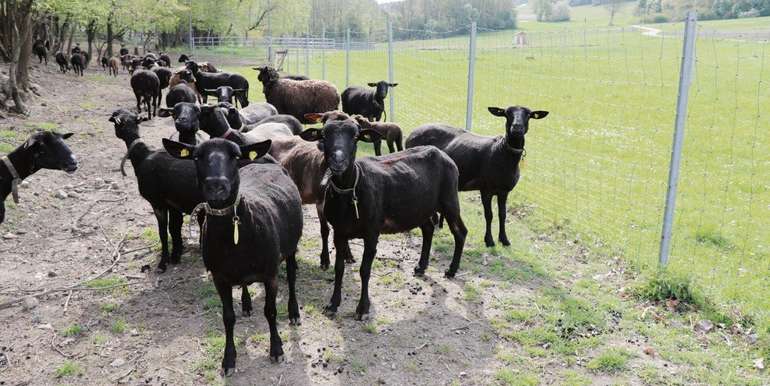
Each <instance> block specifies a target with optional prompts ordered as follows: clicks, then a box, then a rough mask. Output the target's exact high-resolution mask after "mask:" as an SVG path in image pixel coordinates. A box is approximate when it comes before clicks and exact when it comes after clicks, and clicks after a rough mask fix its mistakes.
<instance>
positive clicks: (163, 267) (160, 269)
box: [155, 264, 166, 273]
mask: <svg viewBox="0 0 770 386" xmlns="http://www.w3.org/2000/svg"><path fill="white" fill-rule="evenodd" d="M165 272H166V265H165V264H163V265H159V266H158V268H155V273H165Z"/></svg>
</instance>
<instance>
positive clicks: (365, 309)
mask: <svg viewBox="0 0 770 386" xmlns="http://www.w3.org/2000/svg"><path fill="white" fill-rule="evenodd" d="M377 238H378V236H374V237H367V238H366V239H364V257H363V258H362V259H361V269H360V270H359V274H360V275H361V299H360V300H359V301H358V307H356V319H357V320H362V319H363V317H364V315H366V314H368V313H369V306H370V305H371V303H370V302H369V277H370V276H371V274H372V262H374V256H375V255H376V254H377Z"/></svg>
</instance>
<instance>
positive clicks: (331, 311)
mask: <svg viewBox="0 0 770 386" xmlns="http://www.w3.org/2000/svg"><path fill="white" fill-rule="evenodd" d="M324 315H326V316H328V317H330V318H333V317H334V316H335V315H337V306H334V305H331V304H329V305H327V306H326V307H324Z"/></svg>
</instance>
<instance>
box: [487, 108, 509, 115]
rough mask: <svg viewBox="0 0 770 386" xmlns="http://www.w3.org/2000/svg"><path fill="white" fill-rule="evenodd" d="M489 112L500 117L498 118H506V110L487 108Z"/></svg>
mask: <svg viewBox="0 0 770 386" xmlns="http://www.w3.org/2000/svg"><path fill="white" fill-rule="evenodd" d="M487 110H489V112H490V113H492V115H495V116H498V117H504V116H505V110H503V109H501V108H499V107H487Z"/></svg>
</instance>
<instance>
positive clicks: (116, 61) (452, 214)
mask: <svg viewBox="0 0 770 386" xmlns="http://www.w3.org/2000/svg"><path fill="white" fill-rule="evenodd" d="M78 51H79V50H78ZM35 53H36V54H37V52H36V51H35ZM60 59H61V61H60ZM56 60H57V62H58V64H59V66H60V69H61V70H62V71H63V72H66V71H67V70H68V69H69V68H70V64H71V67H72V68H74V69H75V71H76V73H77V74H82V68H83V65H84V63H88V58H86V57H85V56H84V55H83V54H82V53H80V52H73V53H72V55H71V56H70V58H69V61H68V60H67V58H66V57H65V55H64V54H63V53H58V54H57V55H56ZM41 61H42V58H41ZM101 62H102V66H103V67H104V68H105V69H106V70H109V71H110V74H114V75H117V72H118V66H119V65H123V67H124V69H125V70H127V71H129V72H130V74H131V82H130V83H131V87H132V89H133V91H134V94H135V96H136V101H137V106H136V111H130V110H128V109H119V110H117V111H115V112H114V113H112V115H111V116H110V117H109V121H110V122H112V123H113V125H114V128H115V135H116V136H117V137H118V138H120V139H121V140H123V141H124V142H125V144H126V147H127V150H126V153H125V157H124V158H123V163H125V162H127V161H128V162H131V164H132V166H133V169H134V173H135V175H136V178H137V182H138V187H139V193H140V194H141V196H142V197H143V198H144V199H145V200H147V201H148V202H149V203H150V205H151V206H152V209H153V212H154V213H155V217H156V219H157V222H158V231H159V235H160V241H161V246H162V252H161V258H160V263H159V264H158V268H157V270H158V272H161V273H162V272H164V271H165V270H166V269H167V267H168V264H177V263H179V261H180V256H181V255H182V252H183V243H182V235H181V230H182V223H183V216H184V215H185V214H190V215H191V218H194V219H195V220H197V222H198V224H199V225H200V228H201V232H200V240H199V241H200V245H201V251H202V255H203V261H204V263H205V266H206V269H207V270H209V271H210V272H211V275H212V278H213V282H214V285H215V286H216V289H217V291H218V293H219V296H220V298H221V300H222V307H223V309H222V317H223V321H224V325H225V333H226V345H225V352H224V358H223V359H222V369H223V373H224V374H225V375H230V374H232V372H233V370H234V368H235V358H236V352H235V344H234V341H233V328H234V325H235V313H234V310H233V299H232V287H233V286H241V287H242V296H241V305H242V310H243V313H244V315H249V314H250V313H251V311H252V305H251V298H250V295H249V292H248V290H247V285H249V284H251V283H254V282H262V283H263V284H264V286H265V308H264V312H265V317H266V318H267V321H268V323H269V326H270V357H271V359H274V360H278V359H279V358H280V357H281V356H282V354H283V349H282V342H281V338H280V336H279V334H278V330H277V326H276V305H275V300H276V293H277V286H278V283H277V278H278V274H277V272H278V269H279V265H280V263H281V261H283V260H286V273H287V274H286V277H287V279H288V282H289V307H288V312H289V320H290V323H291V324H299V323H300V314H299V306H298V303H297V297H296V293H295V280H296V269H297V263H296V258H295V255H296V252H297V244H298V242H299V240H300V236H301V235H302V225H303V217H302V205H303V204H314V205H315V206H316V209H317V211H318V218H319V221H320V227H321V238H322V250H321V255H320V264H321V267H322V268H323V269H328V267H329V266H330V259H329V246H328V235H329V224H331V227H332V228H333V229H334V236H333V237H334V238H333V242H334V246H335V249H336V257H335V262H334V273H335V275H334V291H333V294H332V297H331V300H330V302H329V304H328V306H326V312H327V313H329V314H334V313H335V312H336V311H337V308H338V307H339V304H340V300H341V288H342V278H343V274H344V271H345V263H346V262H351V261H353V257H352V254H351V252H350V248H349V246H348V240H350V239H354V238H360V239H363V241H364V251H363V258H362V261H361V267H360V275H361V297H360V300H359V302H358V306H357V308H356V315H357V319H361V318H362V317H363V316H364V315H366V314H367V313H368V312H369V306H370V302H369V295H368V287H369V277H370V271H371V266H372V262H373V260H374V257H375V255H376V251H377V242H378V239H379V236H380V234H382V233H400V232H407V231H409V230H411V229H414V228H418V227H419V228H420V230H421V231H422V236H423V244H422V250H421V254H420V260H419V262H418V264H417V266H416V267H415V268H414V274H415V275H423V274H424V273H425V270H426V269H427V267H428V261H429V260H428V258H429V254H430V249H431V243H432V238H433V233H434V230H435V228H436V227H441V226H443V222H444V220H446V222H447V224H448V227H449V231H450V232H451V233H452V236H453V237H454V242H455V245H454V253H453V256H452V261H451V263H450V265H449V268H448V269H447V270H446V272H445V275H446V277H448V278H451V277H453V276H454V275H455V274H456V272H457V270H458V268H459V266H460V257H461V255H462V251H463V245H464V243H465V238H466V234H467V229H466V227H465V225H464V224H463V220H462V216H461V211H460V203H459V200H458V191H472V190H478V191H480V193H481V199H482V204H483V207H484V217H485V219H486V232H485V236H484V241H485V244H486V245H487V246H493V245H494V244H495V240H494V238H493V237H492V231H491V225H492V206H491V205H492V203H491V202H492V197H493V196H497V204H498V220H499V234H498V241H499V242H500V243H501V244H503V245H509V241H508V238H507V235H506V232H505V217H506V198H507V196H508V192H510V191H511V190H512V189H513V188H514V187H515V186H516V183H517V182H518V180H519V176H520V171H519V162H520V160H521V159H522V157H523V156H524V155H525V150H524V149H525V146H524V145H525V142H524V140H525V135H526V133H527V131H528V128H529V121H530V119H542V118H544V117H545V116H546V115H548V112H547V111H534V110H530V109H529V108H526V107H521V106H511V107H508V108H497V107H490V108H489V112H490V113H491V114H493V115H495V116H498V117H501V118H505V129H504V134H503V135H501V136H497V137H485V136H480V135H476V134H473V133H470V132H467V131H464V130H461V129H458V128H454V127H451V126H448V125H443V124H437V123H432V124H426V125H423V126H420V127H417V128H415V129H414V130H413V131H412V133H411V134H410V135H409V137H408V138H406V141H403V140H402V133H401V128H400V127H399V126H397V125H396V124H393V123H386V122H381V118H382V115H383V113H384V110H385V109H384V100H385V96H386V95H387V92H388V89H389V88H391V87H395V86H396V85H397V84H392V83H388V82H385V81H380V82H376V83H369V86H370V87H371V88H366V87H350V88H348V89H346V90H345V91H344V92H343V93H342V97H341V98H340V94H339V93H338V92H337V88H336V87H335V86H334V85H333V84H331V83H329V82H327V81H323V80H314V79H308V78H306V77H303V76H291V75H280V74H279V73H278V71H276V70H275V69H274V68H271V67H269V66H263V67H255V69H256V70H257V71H259V76H258V80H259V82H261V83H262V86H263V92H264V95H265V98H266V100H267V102H265V103H249V101H248V92H249V82H248V81H247V80H246V78H245V77H243V76H241V75H239V74H230V73H226V72H218V71H216V69H215V68H214V67H213V66H212V65H211V64H210V63H197V62H195V61H191V60H190V58H189V57H187V56H186V55H182V56H181V57H180V58H179V62H180V63H184V67H182V68H179V69H177V70H175V71H172V70H170V64H171V63H170V62H171V61H170V59H169V57H168V55H164V54H160V55H155V54H152V53H149V54H147V55H145V56H144V57H136V56H132V55H129V54H128V50H126V49H125V48H124V49H121V56H120V57H112V58H102V60H101ZM164 88H168V89H169V91H168V92H167V94H166V107H165V108H163V107H159V106H160V102H161V90H163V89H164ZM209 96H214V97H216V98H217V103H215V104H208V103H207V99H208V97H209ZM340 102H341V104H342V109H341V111H340V110H338V109H339V106H340ZM239 106H240V108H238V107H239ZM142 110H144V111H146V113H147V115H146V117H140V114H141V113H142ZM154 115H157V116H160V117H173V119H174V125H175V127H176V129H177V133H176V135H175V136H173V137H172V138H171V139H163V147H164V149H165V150H154V149H153V148H151V147H150V146H148V144H146V143H145V142H144V141H143V140H142V139H141V137H140V133H139V127H140V124H141V123H142V122H143V121H146V120H149V119H152V117H153V116H154ZM319 122H320V123H322V127H320V128H307V129H305V128H304V126H303V124H310V123H319ZM70 135H71V134H63V135H62V134H58V133H53V132H43V131H40V132H37V133H35V134H33V135H31V136H30V137H29V138H28V139H27V140H26V142H25V143H24V144H22V145H21V146H19V147H18V148H17V149H16V150H14V151H12V152H11V153H10V154H8V155H7V156H4V157H2V161H3V162H0V195H1V197H2V202H0V223H2V221H3V219H4V214H5V206H4V203H3V202H4V201H5V199H6V197H7V196H8V195H9V194H11V193H12V194H13V198H14V200H18V192H17V185H18V184H19V183H20V181H21V180H22V179H24V178H25V177H27V176H29V175H31V174H33V173H35V172H36V171H37V170H39V169H58V170H64V171H66V172H67V173H73V172H75V171H76V169H77V161H76V160H75V157H74V156H73V154H72V152H71V151H70V150H69V148H68V147H67V145H66V144H65V143H64V140H65V139H67V138H68V137H69V136H70ZM382 140H385V141H386V143H387V145H388V148H389V150H390V153H391V154H388V155H384V156H381V155H380V154H381V152H380V143H381V141H382ZM359 142H368V143H373V144H374V147H375V152H376V154H377V156H376V157H362V158H358V159H357V158H356V150H357V146H358V143H359ZM404 148H405V149H404ZM123 163H121V170H123ZM169 234H170V235H171V248H170V250H169V245H168V235H169Z"/></svg>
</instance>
